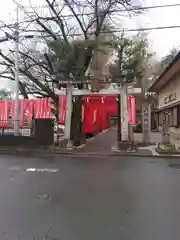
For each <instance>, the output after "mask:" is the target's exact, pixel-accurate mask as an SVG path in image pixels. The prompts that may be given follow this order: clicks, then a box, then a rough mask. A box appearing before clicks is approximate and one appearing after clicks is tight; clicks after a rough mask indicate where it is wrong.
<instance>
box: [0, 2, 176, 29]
mask: <svg viewBox="0 0 180 240" xmlns="http://www.w3.org/2000/svg"><path fill="white" fill-rule="evenodd" d="M14 2H15V4H17V5H19V6H20V8H21V9H22V10H23V11H24V12H25V13H26V15H28V17H29V18H31V19H30V20H24V21H23V20H22V21H20V22H19V24H23V23H29V22H31V21H35V20H36V19H37V18H33V16H30V13H28V12H27V11H26V10H25V8H27V7H25V6H22V5H21V4H19V3H18V2H17V1H14ZM171 7H180V3H177V4H167V5H154V6H146V7H134V8H128V9H116V10H112V11H109V13H118V12H128V11H129V12H131V11H137V10H148V9H159V8H171ZM29 8H30V7H29ZM38 8H41V7H38ZM42 8H48V5H46V6H42ZM91 15H94V13H92V12H90V13H77V16H91ZM61 17H63V18H70V17H74V15H73V14H65V15H61ZM41 19H42V20H43V18H41ZM46 19H47V20H48V19H49V20H54V19H56V18H55V17H47V18H44V20H46ZM14 25H15V23H12V24H4V25H2V26H0V28H5V27H14Z"/></svg>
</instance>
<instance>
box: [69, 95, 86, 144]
mask: <svg viewBox="0 0 180 240" xmlns="http://www.w3.org/2000/svg"><path fill="white" fill-rule="evenodd" d="M81 119H82V96H74V97H73V110H72V118H71V141H72V142H73V145H74V146H79V145H81V143H82V139H83V136H82V131H81V129H82V127H81V126H82V120H81Z"/></svg>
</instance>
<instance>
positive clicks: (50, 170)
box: [25, 168, 59, 173]
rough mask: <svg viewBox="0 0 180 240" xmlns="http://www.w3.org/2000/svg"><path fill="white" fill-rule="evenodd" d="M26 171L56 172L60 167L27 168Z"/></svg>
mask: <svg viewBox="0 0 180 240" xmlns="http://www.w3.org/2000/svg"><path fill="white" fill-rule="evenodd" d="M25 171H26V172H51V173H55V172H58V171H59V170H58V169H51V168H27V169H25Z"/></svg>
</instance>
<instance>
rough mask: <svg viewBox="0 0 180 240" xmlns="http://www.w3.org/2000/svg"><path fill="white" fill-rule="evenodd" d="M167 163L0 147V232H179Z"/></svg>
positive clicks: (68, 236) (173, 175) (164, 235)
mask: <svg viewBox="0 0 180 240" xmlns="http://www.w3.org/2000/svg"><path fill="white" fill-rule="evenodd" d="M173 163H178V162H177V160H176V161H175V159H174V160H173V159H161V158H157V159H156V158H142V157H141V158H138V157H122V156H121V157H115V156H114V157H104V156H102V157H101V156H97V157H88V156H87V157H86V156H74V157H72V156H71V157H70V156H69V157H67V156H63V155H60V156H57V155H56V156H53V155H52V156H44V157H38V158H34V157H30V156H29V157H23V156H14V157H13V156H5V155H4V156H3V155H1V156H0V190H1V194H0V213H1V215H0V239H1V240H4V239H5V240H6V239H12V240H14V239H23V240H24V239H26V240H28V239H38V240H39V239H51V240H58V239H62V240H84V239H86V240H92V239H98V240H106V239H107V240H109V239H127V240H144V239H146V240H152V239H153V240H169V239H172V240H176V239H177V240H179V239H180V228H179V223H180V184H179V182H180V169H178V168H177V167H178V166H176V168H172V167H169V164H173ZM179 163H180V162H179Z"/></svg>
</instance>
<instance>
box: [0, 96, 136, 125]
mask: <svg viewBox="0 0 180 240" xmlns="http://www.w3.org/2000/svg"><path fill="white" fill-rule="evenodd" d="M127 103H128V119H129V123H132V124H135V122H136V104H135V99H134V98H133V97H131V96H128V98H127ZM51 107H52V106H51V103H50V101H49V99H48V98H39V99H31V100H29V99H21V100H20V105H19V113H20V118H19V119H20V126H21V127H22V128H23V127H24V124H25V123H26V122H28V121H30V120H32V117H33V116H34V117H35V118H52V117H53V115H52V112H51ZM14 112H15V102H14V101H13V100H0V126H4V127H6V126H8V123H9V120H14ZM115 113H117V104H116V97H115V96H99V95H97V96H95V95H92V96H86V97H83V101H82V121H83V120H84V119H85V117H84V116H86V119H87V115H88V116H89V117H90V115H91V118H92V116H93V119H92V120H91V121H93V122H95V121H96V118H97V114H99V115H102V114H103V115H104V116H105V115H107V114H108V115H111V114H115ZM65 114H66V97H65V96H59V123H60V124H64V122H65Z"/></svg>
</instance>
